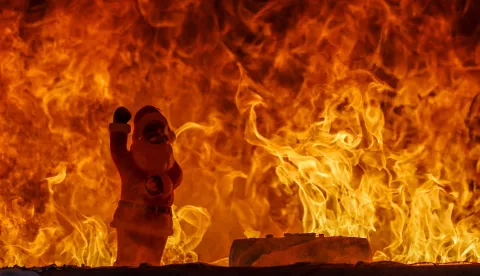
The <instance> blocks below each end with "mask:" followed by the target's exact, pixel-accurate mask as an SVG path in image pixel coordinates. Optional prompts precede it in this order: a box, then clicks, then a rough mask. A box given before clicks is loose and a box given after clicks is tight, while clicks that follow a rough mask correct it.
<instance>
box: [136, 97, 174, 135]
mask: <svg viewBox="0 0 480 276" xmlns="http://www.w3.org/2000/svg"><path fill="white" fill-rule="evenodd" d="M151 121H162V122H163V123H164V124H165V131H166V132H167V133H165V134H167V136H169V138H170V140H171V141H172V142H173V140H175V137H174V136H175V133H174V132H173V131H170V127H169V126H168V121H167V118H165V116H163V114H162V113H161V112H160V110H159V109H158V108H156V107H154V106H151V105H146V106H144V107H142V108H141V109H140V110H139V111H138V112H137V113H136V114H135V117H134V118H133V125H134V130H133V139H139V138H140V137H141V136H142V131H143V129H144V128H145V126H146V125H147V124H148V123H149V122H151Z"/></svg>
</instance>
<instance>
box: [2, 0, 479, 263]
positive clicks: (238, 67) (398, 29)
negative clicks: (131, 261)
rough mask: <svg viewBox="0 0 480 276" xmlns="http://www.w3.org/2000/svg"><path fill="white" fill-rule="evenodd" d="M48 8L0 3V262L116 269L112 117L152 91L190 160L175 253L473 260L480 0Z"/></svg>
mask: <svg viewBox="0 0 480 276" xmlns="http://www.w3.org/2000/svg"><path fill="white" fill-rule="evenodd" d="M10 2H15V5H11V4H9V3H10ZM37 2H39V1H35V2H34V1H32V5H30V8H28V7H29V5H28V1H27V0H25V1H23V2H22V1H8V0H7V1H5V0H0V61H1V62H0V88H1V93H0V111H1V112H2V118H3V120H2V122H1V125H0V130H1V131H0V139H1V141H2V143H1V144H2V145H3V147H2V153H1V158H0V178H1V188H0V189H1V190H0V206H1V209H0V220H1V226H0V241H1V246H0V256H2V259H0V265H1V266H12V265H15V264H17V265H26V266H38V265H48V264H51V263H56V264H73V265H82V264H85V265H90V266H101V265H112V264H113V261H114V260H115V255H116V248H115V246H116V245H115V244H116V243H115V239H116V236H115V231H114V230H113V229H111V228H110V227H109V223H110V221H111V219H112V215H113V211H114V209H115V207H116V204H117V201H118V196H119V189H120V185H119V184H120V179H119V176H118V175H117V171H116V170H115V168H114V166H113V163H112V161H111V158H110V154H109V145H108V137H109V135H108V124H109V122H110V121H111V117H112V114H113V111H114V110H115V108H116V107H118V106H121V105H123V106H126V107H128V108H129V109H130V110H132V112H136V110H138V108H140V107H142V106H144V105H147V104H151V105H154V106H158V107H159V108H161V109H162V111H163V113H164V114H165V115H166V117H167V118H168V120H169V122H170V124H171V126H172V128H173V129H175V130H176V133H177V136H178V139H177V142H176V144H175V146H176V148H175V156H176V160H177V161H178V162H179V163H180V164H181V166H182V168H183V170H184V180H183V184H182V186H181V187H180V188H179V189H178V190H177V192H176V204H177V206H176V207H175V208H174V213H175V217H176V218H175V220H174V224H175V234H174V236H172V237H171V238H170V239H169V241H168V244H167V249H166V252H165V254H164V262H165V263H166V264H168V263H184V262H193V261H203V262H212V263H213V262H215V263H216V264H225V263H226V257H227V256H228V251H229V248H230V245H231V242H232V241H233V240H234V239H236V238H244V237H260V236H264V235H265V234H266V233H272V234H274V235H275V236H281V235H283V233H284V232H315V233H322V234H325V236H355V237H366V238H368V239H369V242H370V244H371V246H372V251H373V253H374V256H373V259H374V260H375V261H380V260H393V261H399V262H404V263H412V262H449V261H479V257H480V251H479V250H480V241H479V237H480V231H479V230H480V226H479V225H478V223H477V222H478V221H479V217H478V214H477V212H478V210H479V208H480V205H479V201H478V191H477V186H476V184H475V183H478V181H479V179H478V173H479V172H480V165H479V164H480V163H478V162H477V160H478V159H479V157H478V156H479V154H478V150H479V148H480V147H478V144H477V142H476V141H475V140H471V139H470V137H469V130H468V128H467V125H469V126H470V128H471V129H472V128H473V129H474V130H471V131H470V134H472V133H474V134H475V133H476V131H477V130H475V128H478V129H480V127H479V125H478V118H477V116H479V115H478V114H477V113H475V112H476V111H475V110H478V109H479V108H478V106H476V107H474V109H473V113H471V114H470V115H468V116H467V114H468V112H469V106H470V103H471V102H472V100H473V97H474V96H475V94H476V93H477V92H478V91H480V90H479V84H480V82H479V78H478V70H479V67H478V65H477V64H479V63H480V47H478V46H477V44H476V43H475V41H476V39H474V38H473V37H474V36H473V35H471V34H472V33H474V32H473V31H472V30H473V29H474V27H471V28H470V29H471V30H470V29H469V28H466V27H465V26H466V25H469V24H470V25H472V24H473V23H471V22H470V21H468V20H466V21H465V22H467V23H468V24H466V25H465V24H464V23H462V22H464V21H462V20H464V19H462V18H473V19H474V20H476V17H478V16H476V14H477V11H480V9H478V7H475V5H476V6H478V4H474V1H428V0H423V1H419V0H417V1H413V0H412V1H406V0H405V1H403V0H383V1H382V0H368V1H365V0H352V1H336V0H331V1H313V0H312V1H299V0H295V1H293V0H292V1H273V0H272V1H257V0H248V1H247V0H245V1H201V0H184V1H171V0H170V1H161V2H162V5H158V4H152V3H154V2H156V3H158V2H159V1H153V0H152V1H149V0H138V2H137V1H133V0H128V1H127V0H125V1H118V0H95V1H94V0H75V1H71V0H55V1H53V0H52V1H48V2H47V3H46V4H42V3H41V2H39V3H40V4H38V3H37ZM320 3H322V4H320ZM438 3H441V4H438ZM462 3H463V4H462ZM33 4H35V5H33ZM472 14H473V17H472ZM469 16H470V17H469ZM469 22H470V23H469ZM467 27H468V26H467ZM465 36H470V37H472V38H465ZM474 106H475V105H474ZM479 113H480V112H479ZM466 119H467V124H465V120H466ZM473 136H475V135H473ZM474 138H475V137H474ZM129 144H130V143H129Z"/></svg>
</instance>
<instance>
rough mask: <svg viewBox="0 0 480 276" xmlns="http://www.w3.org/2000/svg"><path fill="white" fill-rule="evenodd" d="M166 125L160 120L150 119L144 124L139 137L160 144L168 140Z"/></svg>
mask: <svg viewBox="0 0 480 276" xmlns="http://www.w3.org/2000/svg"><path fill="white" fill-rule="evenodd" d="M167 128H168V127H167V126H166V125H165V123H164V122H162V121H160V120H154V121H150V122H149V123H147V125H145V127H144V129H143V132H142V136H141V139H144V140H146V141H148V142H149V143H151V144H162V143H166V142H167V141H168V140H169V137H168V130H167Z"/></svg>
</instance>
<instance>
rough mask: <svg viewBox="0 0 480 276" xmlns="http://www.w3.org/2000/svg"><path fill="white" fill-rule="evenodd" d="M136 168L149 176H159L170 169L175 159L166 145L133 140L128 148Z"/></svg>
mask: <svg viewBox="0 0 480 276" xmlns="http://www.w3.org/2000/svg"><path fill="white" fill-rule="evenodd" d="M130 151H131V152H132V157H133V160H134V161H135V163H136V164H137V166H138V167H139V168H140V169H141V170H143V171H145V172H146V173H147V174H149V175H160V174H163V173H165V172H166V171H167V170H168V169H170V168H172V166H173V164H174V162H175V159H174V157H173V149H172V146H171V145H170V144H168V143H161V144H152V143H149V142H148V141H146V140H142V139H139V140H134V142H133V143H132V146H131V147H130Z"/></svg>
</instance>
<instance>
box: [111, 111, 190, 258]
mask: <svg viewBox="0 0 480 276" xmlns="http://www.w3.org/2000/svg"><path fill="white" fill-rule="evenodd" d="M131 117H132V116H131V114H130V112H129V111H128V109H126V108H125V107H119V108H117V109H116V110H115V114H114V116H113V123H111V124H110V126H109V131H110V152H111V155H112V159H113V162H114V163H115V166H116V167H117V169H118V172H119V174H120V178H121V182H122V183H121V196H120V202H119V203H118V207H117V209H116V210H115V214H114V216H113V221H112V223H111V225H112V227H114V228H116V230H117V236H118V243H117V245H118V251H117V261H116V263H115V265H117V266H137V265H139V264H141V263H148V264H151V265H160V262H161V259H162V255H163V251H164V249H165V244H166V242H167V239H168V237H169V236H171V235H172V234H173V225H172V209H171V206H172V204H173V200H174V190H175V189H176V188H177V187H178V186H179V185H180V184H181V182H182V176H183V173H182V169H181V168H180V166H179V165H178V163H177V162H176V161H175V159H174V156H173V150H172V143H173V142H174V141H175V138H176V137H175V133H174V132H173V131H171V130H170V127H169V126H168V122H167V120H166V118H165V117H164V116H163V115H162V113H161V112H160V111H159V110H158V109H157V108H155V107H153V106H145V107H143V108H141V109H140V110H139V111H138V112H137V113H136V114H135V118H134V120H133V121H134V131H133V135H132V145H131V147H130V150H128V149H127V137H128V134H129V133H130V131H131V128H130V125H129V124H128V122H129V121H130V119H131Z"/></svg>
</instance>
